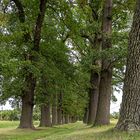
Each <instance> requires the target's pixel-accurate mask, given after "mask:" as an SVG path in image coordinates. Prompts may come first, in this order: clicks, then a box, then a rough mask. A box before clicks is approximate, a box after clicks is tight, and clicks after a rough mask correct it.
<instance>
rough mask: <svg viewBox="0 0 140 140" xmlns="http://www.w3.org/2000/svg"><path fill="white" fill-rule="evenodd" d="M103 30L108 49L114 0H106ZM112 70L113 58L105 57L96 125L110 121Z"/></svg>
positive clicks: (103, 37)
mask: <svg viewBox="0 0 140 140" xmlns="http://www.w3.org/2000/svg"><path fill="white" fill-rule="evenodd" d="M102 31H103V35H102V49H103V50H108V49H110V48H111V47H112V43H111V34H112V0H106V1H105V3H104V11H103V25H102ZM112 71H113V68H112V66H111V60H109V59H108V58H106V59H103V60H102V67H101V74H100V86H99V98H98V108H97V114H96V120H95V125H105V124H109V123H110V100H111V88H112Z"/></svg>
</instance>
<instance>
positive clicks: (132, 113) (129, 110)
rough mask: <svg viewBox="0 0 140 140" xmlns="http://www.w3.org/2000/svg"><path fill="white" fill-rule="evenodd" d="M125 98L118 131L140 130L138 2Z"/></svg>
mask: <svg viewBox="0 0 140 140" xmlns="http://www.w3.org/2000/svg"><path fill="white" fill-rule="evenodd" d="M126 66H127V67H126V74H125V81H124V88H123V98H122V105H121V110H120V117H119V121H118V123H117V125H116V129H118V130H124V131H136V130H140V1H139V0H137V3H136V9H135V13H134V17H133V24H132V28H131V32H130V36H129V45H128V57H127V65H126Z"/></svg>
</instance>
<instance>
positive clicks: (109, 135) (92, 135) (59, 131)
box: [0, 121, 140, 140]
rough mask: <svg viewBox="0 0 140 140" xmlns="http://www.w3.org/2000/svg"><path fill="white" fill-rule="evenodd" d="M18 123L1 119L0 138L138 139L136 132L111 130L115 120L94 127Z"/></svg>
mask: <svg viewBox="0 0 140 140" xmlns="http://www.w3.org/2000/svg"><path fill="white" fill-rule="evenodd" d="M18 123H19V122H12V121H11V122H9V121H1V122H0V140H140V133H138V132H136V133H126V132H116V131H113V127H114V125H115V123H116V121H113V122H112V123H111V124H110V125H108V126H102V127H99V126H98V127H94V128H93V127H91V126H87V125H85V124H82V123H81V122H77V123H73V124H68V125H61V126H55V127H52V128H37V129H36V130H22V129H16V127H17V126H18ZM37 124H38V123H36V125H37Z"/></svg>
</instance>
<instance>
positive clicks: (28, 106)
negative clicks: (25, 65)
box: [19, 74, 36, 128]
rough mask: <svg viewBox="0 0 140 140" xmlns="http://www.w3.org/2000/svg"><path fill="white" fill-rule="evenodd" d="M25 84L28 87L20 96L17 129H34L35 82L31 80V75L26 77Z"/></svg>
mask: <svg viewBox="0 0 140 140" xmlns="http://www.w3.org/2000/svg"><path fill="white" fill-rule="evenodd" d="M26 83H28V85H27V87H26V90H25V91H24V93H23V96H22V111H21V118H20V124H19V128H34V126H33V120H32V117H33V106H34V90H35V85H36V80H35V78H33V75H32V74H30V75H29V76H27V77H26Z"/></svg>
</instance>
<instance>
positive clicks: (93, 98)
mask: <svg viewBox="0 0 140 140" xmlns="http://www.w3.org/2000/svg"><path fill="white" fill-rule="evenodd" d="M99 81H100V77H99V74H98V73H96V72H93V71H92V72H91V80H90V83H91V88H90V89H89V108H88V110H89V111H88V112H89V114H88V120H87V123H88V124H93V123H94V121H95V117H96V112H97V105H98V93H99V89H98V88H99ZM85 117H86V116H85Z"/></svg>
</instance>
